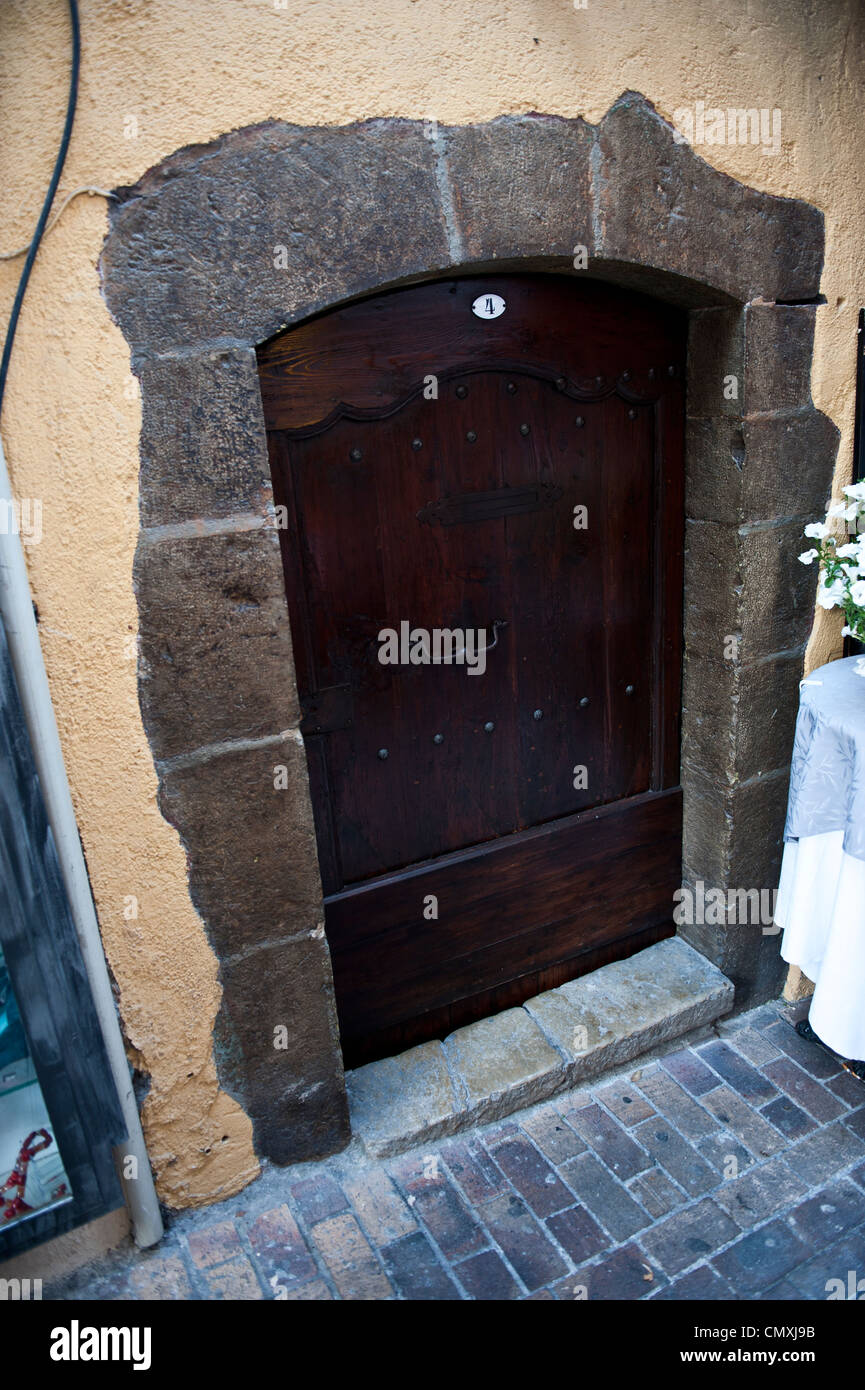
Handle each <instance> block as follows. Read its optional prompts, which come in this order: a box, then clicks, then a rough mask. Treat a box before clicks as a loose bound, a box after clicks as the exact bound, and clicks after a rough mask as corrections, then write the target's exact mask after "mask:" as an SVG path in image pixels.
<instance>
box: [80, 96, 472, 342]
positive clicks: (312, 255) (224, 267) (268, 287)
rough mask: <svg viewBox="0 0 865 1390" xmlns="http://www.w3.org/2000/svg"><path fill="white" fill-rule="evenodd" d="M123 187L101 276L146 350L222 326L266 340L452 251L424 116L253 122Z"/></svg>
mask: <svg viewBox="0 0 865 1390" xmlns="http://www.w3.org/2000/svg"><path fill="white" fill-rule="evenodd" d="M118 193H119V195H120V201H119V202H118V203H116V204H112V214H111V215H112V231H111V234H110V235H109V237H108V240H107V241H106V244H105V249H104V252H103V256H102V272H103V283H104V285H105V292H106V297H107V299H108V304H109V308H110V309H111V312H112V314H113V315H114V316H115V318H116V319H117V322H118V323H119V324H120V325H121V327H122V328H123V331H124V334H125V335H126V338H127V340H128V341H129V342H130V343H131V344H132V345H133V348H134V350H135V352H136V353H141V354H144V355H149V354H152V353H153V352H154V351H157V352H158V351H165V350H167V349H168V348H171V347H174V346H184V345H186V346H188V345H189V344H192V343H196V342H212V341H213V340H215V339H218V338H222V337H226V338H229V339H233V340H235V341H237V340H239V341H241V342H244V343H249V344H252V343H258V342H262V341H264V339H265V338H268V337H270V336H271V335H272V334H273V333H274V332H276V331H277V330H278V329H279V328H280V327H281V326H283V325H284V324H286V323H290V322H293V321H296V320H297V319H299V318H301V317H304V316H305V315H308V314H311V313H314V312H316V311H317V310H319V309H324V308H326V307H327V306H328V305H331V304H334V303H336V302H338V301H339V300H341V299H348V298H349V297H350V296H352V295H356V294H363V293H365V292H366V291H369V290H373V289H376V288H378V287H380V286H381V285H383V284H386V283H388V282H393V281H395V280H399V279H402V278H405V277H408V276H411V275H418V274H422V273H427V272H429V271H430V270H433V269H436V268H439V267H446V266H447V265H448V264H449V254H448V249H447V236H446V231H445V223H444V218H443V216H442V213H441V209H440V206H439V199H438V192H437V188H436V181H435V153H434V151H433V148H432V145H431V143H430V141H429V140H427V139H425V138H424V132H423V124H422V122H420V121H402V120H372V121H365V122H362V123H360V124H357V125H350V126H342V127H340V128H334V127H330V126H292V125H286V124H283V123H281V122H272V123H268V124H267V125H265V126H257V127H256V126H252V127H249V128H247V129H245V130H237V131H232V132H230V133H229V134H227V135H224V136H221V137H220V139H219V140H216V141H214V143H213V144H212V145H208V146H205V147H203V148H202V147H200V146H198V147H193V148H191V149H188V150H181V151H180V152H179V153H177V154H175V155H172V156H171V158H170V159H167V160H165V161H163V163H162V164H160V165H159V166H158V167H156V168H155V169H151V170H150V171H149V173H147V174H145V176H144V177H143V179H141V180H140V182H139V183H137V184H136V185H135V186H134V187H133V188H127V189H119V190H118ZM155 248H158V252H155Z"/></svg>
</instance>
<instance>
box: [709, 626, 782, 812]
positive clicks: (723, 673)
mask: <svg viewBox="0 0 865 1390" xmlns="http://www.w3.org/2000/svg"><path fill="white" fill-rule="evenodd" d="M803 660H804V647H801V648H797V649H796V650H795V651H793V652H791V653H789V654H784V655H779V656H771V657H766V658H764V659H763V660H761V661H756V662H749V663H739V662H735V661H732V660H730V661H723V660H721V661H718V660H715V659H713V658H712V657H708V656H704V655H702V654H701V653H699V652H688V653H687V654H686V658H685V665H684V688H683V706H684V708H685V709H686V710H687V711H688V712H689V713H690V715H691V717H690V718H689V719H686V720H684V721H683V724H684V727H683V734H682V767H683V769H684V775H685V776H686V777H687V775H688V773H689V772H690V771H692V770H693V771H695V772H696V773H698V774H700V775H702V776H703V778H705V779H707V780H709V781H713V782H715V784H716V785H717V787H718V790H719V792H723V790H724V788H726V787H728V786H731V785H733V784H734V783H736V782H740V781H746V780H747V779H748V778H751V777H754V776H756V775H757V774H758V773H765V772H772V771H774V769H776V768H779V767H782V766H785V765H786V764H787V763H788V762H789V760H790V751H791V749H792V747H793V733H794V730H795V726H796V715H797V713H798V709H799V681H800V679H801V676H802V663H803ZM721 731H724V733H722V732H721Z"/></svg>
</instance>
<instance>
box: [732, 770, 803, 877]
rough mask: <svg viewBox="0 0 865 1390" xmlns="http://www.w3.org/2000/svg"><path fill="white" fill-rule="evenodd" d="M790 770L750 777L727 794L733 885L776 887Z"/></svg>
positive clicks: (779, 869)
mask: <svg viewBox="0 0 865 1390" xmlns="http://www.w3.org/2000/svg"><path fill="white" fill-rule="evenodd" d="M789 782H790V769H789V767H788V766H785V767H782V768H780V769H778V770H777V771H775V772H770V773H768V774H766V775H765V776H763V777H759V776H758V777H752V778H750V780H749V781H747V782H743V783H742V784H741V785H740V786H738V787H736V788H735V790H734V791H733V792H732V793H731V796H730V815H731V817H732V820H733V828H732V833H731V837H730V882H731V883H732V884H733V886H734V887H736V888H738V887H747V888H776V887H777V885H778V875H779V873H780V871H781V854H782V851H783V835H784V822H785V819H786V815H787V789H788V786H789Z"/></svg>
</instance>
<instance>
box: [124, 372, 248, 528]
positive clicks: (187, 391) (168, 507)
mask: <svg viewBox="0 0 865 1390" xmlns="http://www.w3.org/2000/svg"><path fill="white" fill-rule="evenodd" d="M139 375H140V379H141V437H140V441H139V454H140V458H141V472H140V474H139V499H140V512H141V524H142V526H164V525H170V524H172V523H177V522H184V521H192V520H195V519H196V518H199V517H225V516H231V515H232V514H234V513H237V512H243V513H249V512H253V513H258V514H259V515H262V516H263V515H264V514H265V510H266V508H267V504H268V503H269V502H270V501H271V499H272V495H273V488H272V485H271V476H270V463H269V460H268V457H267V440H266V436H265V431H264V414H263V411H262V406H261V388H260V386H259V384H258V366H257V362H256V356H255V352H254V350H253V349H252V348H251V347H247V348H244V347H237V348H234V347H226V348H219V349H214V350H213V351H210V352H202V353H198V354H194V355H192V356H186V355H183V356H175V357H169V358H162V359H157V360H155V361H147V362H145V363H144V364H142V366H141V367H140V368H139Z"/></svg>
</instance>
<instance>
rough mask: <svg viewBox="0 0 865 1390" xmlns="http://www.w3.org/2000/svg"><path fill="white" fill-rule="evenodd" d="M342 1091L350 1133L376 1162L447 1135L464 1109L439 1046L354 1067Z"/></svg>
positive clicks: (437, 1044) (434, 1043) (427, 1044)
mask: <svg viewBox="0 0 865 1390" xmlns="http://www.w3.org/2000/svg"><path fill="white" fill-rule="evenodd" d="M346 1085H347V1088H348V1099H349V1105H350V1107H351V1127H352V1131H353V1132H354V1133H355V1134H356V1135H358V1136H359V1137H360V1139H361V1140H362V1142H363V1145H364V1148H365V1149H366V1150H367V1152H368V1153H370V1154H373V1155H375V1156H376V1157H378V1158H387V1157H389V1156H390V1155H392V1154H396V1153H400V1152H401V1151H402V1150H403V1149H405V1148H409V1147H410V1146H411V1145H412V1144H414V1143H418V1144H420V1143H423V1142H424V1141H425V1140H427V1139H435V1138H438V1137H439V1136H441V1135H444V1134H452V1133H453V1132H454V1130H455V1129H456V1128H457V1127H458V1126H457V1124H456V1123H455V1122H456V1119H457V1117H458V1116H459V1115H460V1112H461V1111H464V1109H465V1101H464V1098H463V1096H462V1095H461V1094H460V1093H459V1092H458V1090H457V1088H456V1086H455V1085H454V1082H453V1079H452V1077H451V1074H450V1071H449V1069H448V1064H447V1059H446V1057H445V1053H444V1049H443V1047H442V1045H441V1043H439V1042H428V1043H423V1044H422V1045H421V1046H420V1047H412V1048H410V1049H409V1051H408V1052H403V1053H402V1054H401V1055H400V1056H399V1057H386V1058H385V1059H384V1060H383V1061H381V1062H370V1063H368V1064H367V1065H366V1066H364V1067H358V1068H357V1069H356V1070H355V1071H350V1072H348V1073H347V1075H346Z"/></svg>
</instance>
